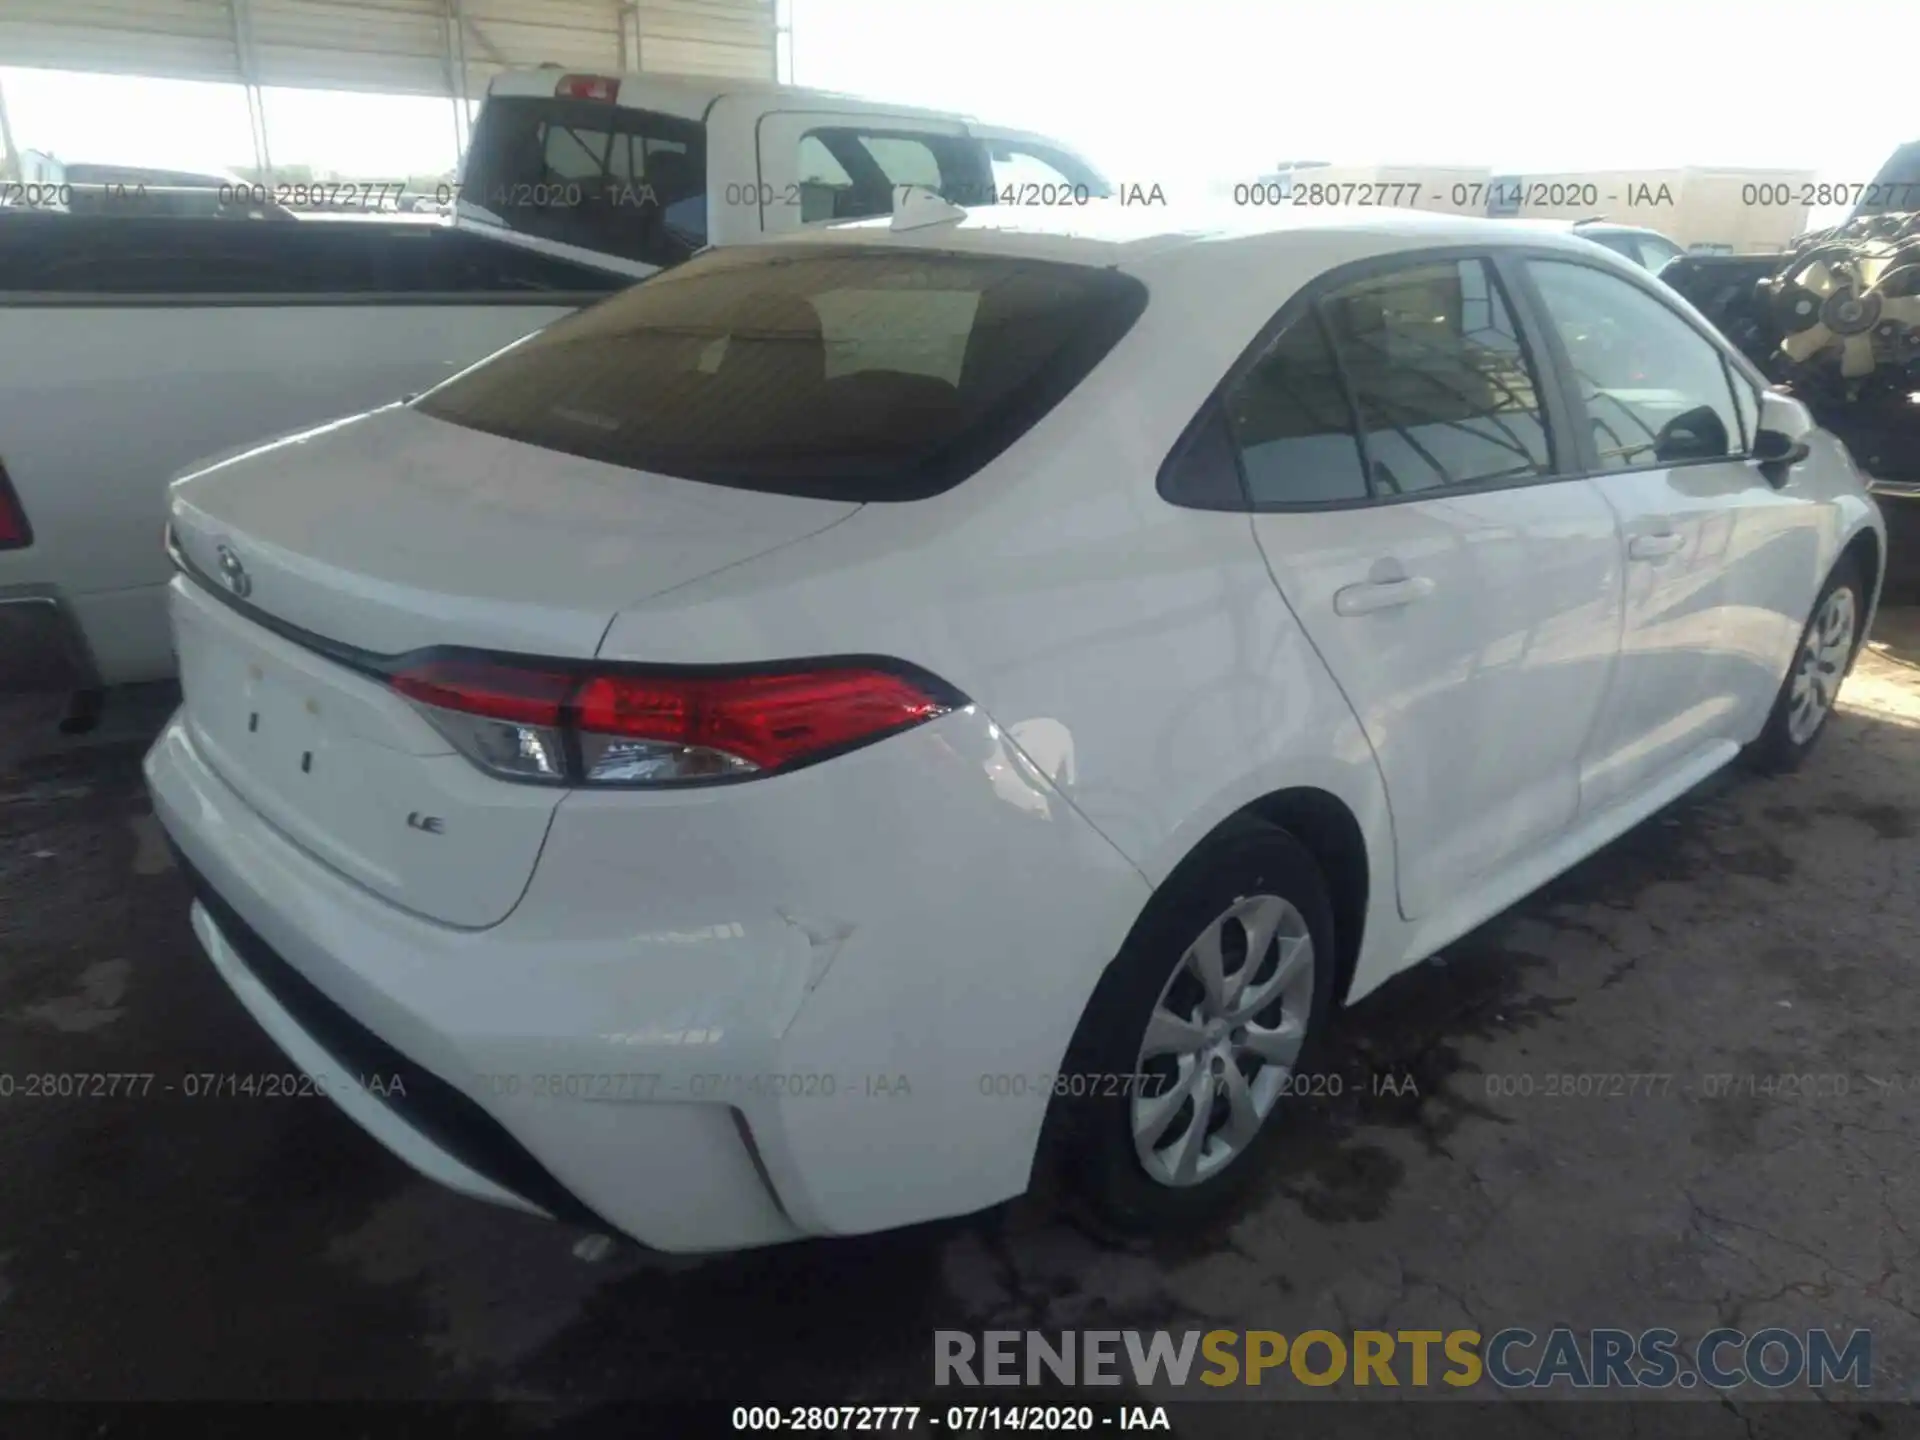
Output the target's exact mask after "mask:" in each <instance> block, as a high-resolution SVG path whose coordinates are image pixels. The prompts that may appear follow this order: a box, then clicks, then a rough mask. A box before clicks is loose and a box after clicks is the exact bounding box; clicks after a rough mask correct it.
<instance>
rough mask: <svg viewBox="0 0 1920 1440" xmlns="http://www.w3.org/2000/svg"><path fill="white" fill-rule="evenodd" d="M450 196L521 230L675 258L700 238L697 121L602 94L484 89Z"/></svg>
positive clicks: (702, 190) (656, 261)
mask: <svg viewBox="0 0 1920 1440" xmlns="http://www.w3.org/2000/svg"><path fill="white" fill-rule="evenodd" d="M460 200H461V203H462V204H464V205H469V206H478V207H479V208H480V209H482V210H484V211H486V212H487V213H488V214H489V215H491V216H493V217H495V218H496V219H497V220H499V221H500V223H502V224H504V225H506V226H507V227H508V228H510V229H513V230H517V231H519V232H520V233H522V234H524V235H537V236H539V237H541V238H542V239H546V240H558V241H560V242H562V243H564V244H568V245H582V246H585V247H587V248H588V249H591V250H599V251H603V252H605V253H606V254H609V255H619V256H623V257H625V258H626V259H629V260H640V261H644V262H645V263H646V264H649V265H659V266H668V265H678V264H679V263H680V262H681V261H683V260H685V259H686V258H687V257H688V256H690V255H692V254H693V252H694V251H696V250H698V249H699V248H700V247H701V246H703V245H705V244H706V243H707V140H706V127H705V126H704V125H702V124H701V123H700V122H699V121H697V120H683V119H681V118H680V117H679V116H677V115H660V114H656V113H654V112H653V111H650V110H636V109H633V108H631V107H629V106H624V105H616V104H614V103H613V102H612V101H605V100H562V99H551V98H542V97H539V96H522V95H503V96H496V97H492V98H489V99H488V101H487V103H486V104H485V105H484V106H483V107H481V111H480V119H479V121H478V122H477V123H476V124H475V125H474V131H473V143H472V145H471V147H470V148H469V150H468V152H467V164H466V169H465V171H464V173H463V174H462V176H461V181H460Z"/></svg>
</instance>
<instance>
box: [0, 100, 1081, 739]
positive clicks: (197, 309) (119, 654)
mask: <svg viewBox="0 0 1920 1440" xmlns="http://www.w3.org/2000/svg"><path fill="white" fill-rule="evenodd" d="M902 187H917V188H920V189H931V190H936V191H938V192H939V193H940V194H941V195H942V196H943V197H945V198H946V199H948V200H951V201H954V202H956V203H960V204H964V205H981V204H995V203H1016V204H1039V205H1070V204H1080V203H1084V202H1085V201H1086V200H1087V199H1089V198H1093V197H1097V196H1103V195H1106V194H1108V193H1110V187H1109V186H1108V184H1107V182H1106V181H1105V180H1104V179H1103V178H1102V177H1101V176H1100V174H1099V172H1098V171H1096V170H1095V169H1094V168H1093V167H1092V166H1091V165H1090V164H1088V163H1087V162H1086V161H1085V160H1084V159H1082V158H1081V157H1079V156H1078V155H1076V154H1075V153H1074V152H1073V151H1072V150H1070V149H1069V148H1068V147H1066V146H1064V145H1062V144H1060V143H1059V142H1057V141H1054V140H1049V139H1047V138H1046V137H1044V136H1038V135H1032V134H1027V133H1025V132H1019V131H1010V130H1001V129H995V128H991V127H987V126H982V125H980V124H978V123H976V122H974V121H972V120H969V119H967V118H966V117H964V116H959V115H952V114H946V113H943V112H937V111H929V110H919V109H913V108H910V107H905V106H895V105H887V104H882V103H878V102H874V101H867V100H857V99H854V98H851V97H848V96H842V95H832V94H825V93H822V92H817V91H809V90H800V89H795V88H793V87H785V86H775V85H751V84H745V85H743V84H737V83H735V82H730V81H719V82H716V81H703V80H694V79H679V78H666V77H661V76H653V75H648V76H639V75H634V76H625V77H616V76H590V75H572V74H566V73H563V72H561V71H559V70H555V69H542V70H535V71H521V72H509V73H507V74H504V75H502V76H500V77H499V78H498V79H496V80H495V81H494V83H493V85H492V86H491V87H490V89H489V92H488V97H487V101H486V103H485V105H484V106H483V107H482V110H481V113H480V116H479V119H478V121H477V122H476V125H475V129H474V137H473V143H472V146H471V148H470V151H469V154H468V157H467V162H466V167H465V172H464V174H463V176H462V180H461V184H460V187H459V195H458V202H457V204H456V206H455V210H456V214H455V223H454V224H453V225H452V226H445V225H418V224H403V223H380V224H365V225H344V226H343V225H318V224H265V223H256V222H250V221H236V220H231V219H220V220H215V219H208V220H196V219H174V218H155V217H153V216H152V215H150V214H148V215H140V214H137V213H134V209H133V207H129V209H128V211H127V213H125V214H124V215H117V214H116V213H115V212H114V209H113V207H112V206H111V205H110V204H106V203H104V202H103V203H102V204H101V205H100V206H98V207H96V208H95V213H94V214H91V215H85V216H82V215H72V214H58V213H33V210H32V209H31V208H22V207H21V206H18V205H15V206H11V207H7V208H4V209H0V693H5V692H7V691H9V690H22V689H56V688H57V689H65V690H69V691H73V692H75V693H76V694H77V695H79V696H80V697H81V703H82V708H83V709H85V708H87V707H88V706H90V705H91V704H92V703H93V702H95V701H97V696H98V692H99V690H100V689H101V688H102V687H105V686H110V685H117V684H123V683H128V682H133V681H141V680H153V679H163V678H165V677H167V676H169V675H171V674H172V673H173V670H174V659H173V653H172V648H171V645H170V642H169V639H168V634H167V625H166V612H165V606H164V604H163V601H162V596H163V593H164V590H165V584H166V580H167V578H168V573H169V572H168V562H167V560H166V557H165V554H164V551H163V547H162V542H161V527H162V519H163V515H164V511H165V491H166V485H167V481H168V480H169V479H170V478H171V477H172V476H173V475H174V474H176V473H178V472H180V471H181V470H183V469H185V468H188V467H191V466H193V465H195V464H196V463H197V462H199V461H201V460H203V459H207V458H211V457H214V456H217V455H224V454H232V453H237V452H239V451H241V450H244V449H248V448H251V446H252V445H254V444H258V443H264V442H266V441H267V440H270V439H273V438H276V437H277V436H280V435H284V434H287V433H290V432H293V431H297V430H300V429H304V428H307V427H310V426H316V425H321V424H324V423H326V422H328V421H330V420H333V419H336V418H338V417H341V416H344V415H350V414H354V413H357V412H359V411H362V410H366V409H370V408H373V407H375V406H378V405H382V404H386V403H390V402H392V401H396V400H400V399H403V398H406V397H408V396H410V395H412V394H414V393H417V392H419V391H423V390H426V389H428V388H430V387H431V386H433V385H435V384H437V383H439V382H440V381H441V380H443V379H446V378H447V377H448V376H450V375H452V374H453V373H454V372H456V371H458V370H461V369H463V368H465V367H466V366H467V365H470V364H472V363H474V362H476V361H478V360H481V359H483V358H485V357H486V356H488V355H490V354H492V353H493V352H494V351H496V350H498V349H500V348H502V347H503V346H506V345H509V344H511V343H513V342H514V341H516V340H518V339H520V338H522V337H523V336H525V335H528V334H530V333H532V332H533V331H535V330H537V329H539V328H540V327H541V326H543V325H546V324H547V323H548V322H549V321H552V320H554V319H557V318H559V317H560V316H561V315H564V314H566V313H568V312H569V311H571V310H573V309H576V308H578V307H579V306H580V305H583V304H587V303H590V302H592V301H593V300H596V299H598V298H601V297H602V296H603V295H605V294H607V293H608V292H610V291H611V290H614V289H617V288H620V287H622V286H624V285H626V284H629V283H632V281H633V280H634V279H635V278H637V277H643V276H645V275H649V274H652V273H654V272H655V271H657V270H659V269H661V268H663V267H666V266H670V265H674V264H677V263H679V262H680V261H682V260H684V259H686V258H687V257H689V256H690V255H692V254H693V253H694V252H695V251H697V250H700V249H702V248H704V247H706V246H708V245H724V244H733V243H737V242H740V241H745V240H749V239H753V238H757V237H760V236H764V235H769V234H778V233H781V232H784V231H791V230H794V229H798V228H800V227H803V226H810V225H816V224H825V223H830V222H832V221H836V220H846V219H855V218H860V217H864V216H870V215H875V214H886V213H888V212H889V211H891V209H892V208H893V206H894V203H895V199H896V197H897V196H898V195H900V194H902V193H906V192H905V191H904V190H903V189H902ZM270 189H271V190H272V193H271V194H270V195H269V197H268V198H269V200H270V201H271V202H272V203H274V204H275V205H286V204H292V205H293V206H294V208H295V210H296V212H297V210H298V201H299V197H298V194H297V192H296V191H295V190H294V187H270ZM282 192H284V193H282ZM56 196H57V192H56ZM256 198H257V197H256ZM46 208H53V209H58V208H60V207H58V206H49V207H46ZM315 503H316V505H321V504H324V503H325V500H324V497H316V500H315ZM369 523H376V522H375V521H374V520H373V518H372V517H369Z"/></svg>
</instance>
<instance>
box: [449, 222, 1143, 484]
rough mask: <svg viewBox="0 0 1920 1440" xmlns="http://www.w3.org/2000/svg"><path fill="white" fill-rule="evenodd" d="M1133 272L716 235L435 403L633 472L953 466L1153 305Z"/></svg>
mask: <svg viewBox="0 0 1920 1440" xmlns="http://www.w3.org/2000/svg"><path fill="white" fill-rule="evenodd" d="M1145 306H1146V290H1145V287H1144V286H1142V285H1141V284H1140V283H1139V282H1138V281H1137V280H1134V279H1131V278H1130V277H1127V276H1123V275H1120V274H1118V273H1116V272H1113V271H1110V270H1100V269H1094V268H1091V267H1087V266H1079V265H1063V264H1057V263H1049V262H1041V261H1030V260H1018V259H1013V258H1009V257H1005V256H982V255H949V254H939V253H933V252H922V251H897V250H883V249H879V248H873V249H866V248H863V247H856V246H846V247H837V246H836V247H833V248H827V247H816V246H811V245H809V246H804V247H786V246H783V247H777V248H775V247H767V248H762V247H758V246H756V247H751V248H746V249H741V250H720V251H712V252H709V253H708V254H706V255H703V256H701V257H700V258H699V259H697V260H695V261H693V262H692V263H691V264H688V265H686V266H683V267H681V268H679V269H676V270H672V271H668V272H666V273H665V274H662V275H659V276H656V277H654V278H653V279H650V280H648V281H647V282H646V283H645V284H642V285H636V286H634V287H633V288H632V289H630V290H627V291H625V292H623V293H622V294H620V295H618V296H616V297H615V298H613V299H612V300H609V301H606V302H603V303H602V304H600V305H597V306H595V307H594V308H593V309H591V310H588V311H585V312H583V313H582V314H580V315H577V316H573V317H571V318H569V319H567V320H563V321H561V322H559V323H558V324H555V325H552V326H549V327H548V328H547V329H545V330H543V331H541V332H540V333H539V334H537V335H535V336H533V337H532V338H531V339H528V340H526V341H524V342H522V343H521V344H518V345H516V346H514V347H512V348H511V349H509V350H507V351H505V352H503V353H502V354H500V355H498V356H496V357H494V358H493V359H492V360H490V361H488V362H486V363H485V364H482V365H480V366H477V367H476V368H474V369H472V370H469V371H467V372H466V373H464V374H462V375H460V376H457V377H455V378H454V379H453V380H450V381H448V382H447V383H446V384H444V385H441V386H439V387H438V388H437V389H434V390H431V391H429V392H428V393H427V394H426V395H424V396H422V397H421V398H420V400H418V401H417V402H415V403H416V406H417V408H419V409H420V410H422V411H424V412H426V413H427V414H429V415H433V416H436V417H438V418H440V419H442V420H448V421H451V422H453V423H455V424H459V425H465V426H468V427H470V428H473V429H477V430H484V431H487V432H489V433H491V434H495V435H502V436H505V437H507V438H509V439H513V440H519V441H523V442H525V443H527V444H530V445H539V446H542V447H544V448H546V449H549V450H559V451H565V452H566V453H569V454H574V455H584V456H587V457H589V458H591V459H595V460H604V461H609V462H611V463H613V464H617V465H623V466H627V467H629V468H632V469H637V470H649V471H654V472H657V473H661V474H667V475H676V476H680V477H683V478H686V479H690V480H704V481H709V482H712V483H715V484H721V485H730V486H735V487H739V488H743V489H752V490H764V491H769V492H773V493H778V494H787V495H809V496H817V497H821V498H826V499H837V500H854V501H889V500H915V499H920V498H923V497H925V496H928V495H932V494H936V493H938V492H939V491H941V490H945V489H947V488H949V487H951V486H953V485H956V484H958V483H959V482H960V481H961V480H963V479H965V478H966V477H967V476H968V475H970V474H972V473H973V472H974V471H976V470H978V469H979V468H980V467H981V466H982V465H985V464H986V463H987V462H988V461H990V460H991V459H993V457H994V456H996V455H998V454H999V453H1000V452H1001V451H1003V450H1004V449H1006V448H1007V446H1009V445H1011V444H1012V443H1013V442H1014V441H1015V440H1017V439H1018V438H1019V437H1020V436H1021V435H1022V434H1024V433H1025V432H1026V431H1027V430H1028V429H1029V428H1031V427H1032V426H1033V425H1034V424H1035V423H1037V422H1038V421H1039V420H1040V419H1041V418H1042V417H1043V416H1044V415H1046V413H1047V412H1048V411H1050V410H1051V409H1052V408H1053V407H1054V406H1055V405H1057V404H1058V403H1059V402H1060V401H1061V400H1062V399H1064V398H1065V397H1066V395H1067V394H1068V393H1069V392H1071V391H1072V390H1073V389H1074V388H1075V387H1076V386H1077V385H1078V384H1079V383H1080V382H1081V381H1082V380H1083V379H1085V378H1086V376H1087V374H1088V373H1089V372H1090V371H1091V370H1092V369H1093V367H1094V366H1095V365H1097V364H1098V363H1099V362H1100V360H1101V359H1102V358H1103V357H1104V356H1105V355H1106V354H1107V352H1108V351H1109V350H1111V349H1112V348H1113V346H1114V345H1115V344H1116V343H1117V342H1118V341H1119V339H1120V337H1121V336H1122V335H1124V334H1125V333H1126V331H1127V330H1128V329H1129V328H1130V327H1131V326H1132V324H1133V323H1134V321H1135V320H1136V319H1138V318H1139V315H1140V313H1141V311H1142V310H1143V309H1144V308H1145Z"/></svg>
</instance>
